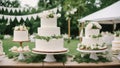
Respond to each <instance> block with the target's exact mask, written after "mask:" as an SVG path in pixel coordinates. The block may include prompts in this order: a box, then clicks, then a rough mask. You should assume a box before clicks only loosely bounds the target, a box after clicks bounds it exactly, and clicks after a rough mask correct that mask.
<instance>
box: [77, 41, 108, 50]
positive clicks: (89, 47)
mask: <svg viewBox="0 0 120 68" xmlns="http://www.w3.org/2000/svg"><path fill="white" fill-rule="evenodd" d="M78 47H79V49H80V50H103V49H106V48H107V45H106V44H105V43H103V44H101V45H99V44H94V45H83V44H80V43H79V44H78Z"/></svg>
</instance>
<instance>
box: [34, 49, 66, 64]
mask: <svg viewBox="0 0 120 68" xmlns="http://www.w3.org/2000/svg"><path fill="white" fill-rule="evenodd" d="M34 50H35V49H33V51H32V52H33V53H35V54H46V57H45V59H44V61H45V62H55V61H56V59H55V58H54V55H55V54H65V53H67V52H68V50H67V49H65V50H63V51H60V52H58V51H56V52H55V51H54V52H44V51H37V50H36V51H34Z"/></svg>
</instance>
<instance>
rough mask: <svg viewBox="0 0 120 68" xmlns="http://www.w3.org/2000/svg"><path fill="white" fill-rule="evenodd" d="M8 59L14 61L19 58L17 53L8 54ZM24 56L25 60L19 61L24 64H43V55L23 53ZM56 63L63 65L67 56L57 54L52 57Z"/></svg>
mask: <svg viewBox="0 0 120 68" xmlns="http://www.w3.org/2000/svg"><path fill="white" fill-rule="evenodd" d="M7 56H8V58H10V59H12V58H14V60H17V57H18V56H19V54H18V53H12V52H10V53H9V54H8V55H7ZM24 56H25V57H26V59H25V60H20V61H21V62H26V63H37V62H43V60H44V58H45V55H41V54H34V53H25V54H24ZM54 57H55V59H56V62H63V63H65V62H66V61H67V55H66V54H58V55H54Z"/></svg>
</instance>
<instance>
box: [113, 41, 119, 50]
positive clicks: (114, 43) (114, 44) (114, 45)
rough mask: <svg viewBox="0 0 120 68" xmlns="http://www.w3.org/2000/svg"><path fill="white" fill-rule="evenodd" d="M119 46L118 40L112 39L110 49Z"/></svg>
mask: <svg viewBox="0 0 120 68" xmlns="http://www.w3.org/2000/svg"><path fill="white" fill-rule="evenodd" d="M114 48H120V41H112V49H114Z"/></svg>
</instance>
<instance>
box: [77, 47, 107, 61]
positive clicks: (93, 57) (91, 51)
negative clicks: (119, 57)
mask: <svg viewBox="0 0 120 68" xmlns="http://www.w3.org/2000/svg"><path fill="white" fill-rule="evenodd" d="M77 50H78V51H79V52H83V53H90V58H91V59H94V60H98V59H99V58H98V56H97V55H96V53H101V52H106V51H108V49H104V50H80V49H79V48H77Z"/></svg>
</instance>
